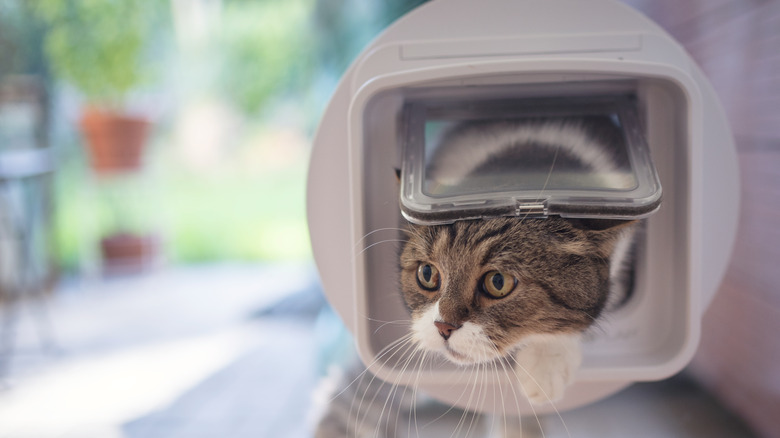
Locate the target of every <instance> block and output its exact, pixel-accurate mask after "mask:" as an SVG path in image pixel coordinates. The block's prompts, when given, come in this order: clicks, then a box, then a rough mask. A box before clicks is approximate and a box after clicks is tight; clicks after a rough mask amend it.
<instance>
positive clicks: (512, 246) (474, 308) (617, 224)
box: [400, 217, 631, 364]
mask: <svg viewBox="0 0 780 438" xmlns="http://www.w3.org/2000/svg"><path fill="white" fill-rule="evenodd" d="M628 224H631V222H625V221H585V220H570V219H563V218H559V217H550V218H546V219H524V220H521V219H518V218H494V219H484V220H473V221H459V222H455V223H453V224H451V225H441V226H417V225H411V226H410V233H409V234H410V236H409V240H408V241H407V243H406V244H405V246H404V247H403V250H402V253H401V257H400V283H401V290H402V294H403V298H404V302H405V303H406V306H407V307H408V309H409V311H410V312H411V315H412V331H413V339H414V340H415V341H416V342H417V343H418V345H419V346H421V347H422V348H423V349H426V350H428V351H436V352H440V353H442V354H443V355H444V356H445V357H447V358H448V359H450V360H451V361H453V362H455V363H458V364H473V363H480V362H486V361H491V360H494V359H496V358H498V357H502V356H505V355H507V354H509V353H511V352H512V351H513V350H514V349H515V348H517V347H518V346H519V345H521V344H522V343H523V342H524V340H528V339H530V338H531V337H539V336H545V335H557V334H570V333H578V332H582V331H583V330H585V329H586V328H588V327H589V326H590V325H591V324H593V322H594V321H595V320H596V319H597V318H598V317H599V315H600V314H601V312H602V310H603V309H604V306H605V304H606V302H607V298H608V294H609V290H610V255H611V253H612V251H613V248H614V246H615V244H616V242H617V240H618V238H619V237H620V235H621V233H622V232H623V231H624V230H625V229H626V228H627V225H628Z"/></svg>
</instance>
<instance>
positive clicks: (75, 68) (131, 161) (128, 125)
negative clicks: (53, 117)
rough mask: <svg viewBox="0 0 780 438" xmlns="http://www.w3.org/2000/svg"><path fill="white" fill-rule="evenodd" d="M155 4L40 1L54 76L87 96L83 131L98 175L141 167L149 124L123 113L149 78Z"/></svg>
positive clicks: (125, 0) (116, 0) (111, 0)
mask: <svg viewBox="0 0 780 438" xmlns="http://www.w3.org/2000/svg"><path fill="white" fill-rule="evenodd" d="M156 3H157V2H150V1H147V2H143V3H139V2H137V1H131V0H89V1H87V0H76V1H69V2H63V1H61V0H38V2H37V9H36V12H37V14H38V15H39V17H40V18H41V19H42V21H43V22H44V23H45V24H46V26H47V28H48V29H47V32H46V36H45V38H44V50H45V53H46V55H47V58H48V61H49V65H50V67H51V70H52V72H53V73H54V75H55V76H57V77H59V78H61V79H63V80H64V81H65V82H67V83H69V84H71V85H73V86H74V87H75V88H76V89H78V90H79V91H80V92H81V93H82V94H83V96H84V98H85V100H86V104H85V106H84V109H83V111H82V116H81V120H80V127H81V130H82V133H83V135H84V139H85V143H86V147H87V152H88V155H89V159H90V164H91V165H92V168H93V169H94V170H95V171H96V172H97V173H101V174H102V173H111V172H122V171H132V170H136V169H138V168H139V167H140V166H141V165H142V162H143V155H144V145H145V143H146V137H147V133H148V130H149V122H148V121H147V120H146V119H145V118H144V117H140V116H137V115H131V114H128V113H127V112H126V111H124V104H125V103H126V102H125V100H126V98H127V95H128V93H129V92H130V91H131V90H133V89H134V88H135V87H137V86H138V85H139V84H141V83H142V82H143V81H144V80H145V79H146V77H145V72H146V71H147V70H145V68H144V63H143V58H142V57H143V55H144V54H145V49H146V42H147V37H148V36H149V35H150V34H151V33H152V32H151V31H152V27H153V18H154V17H155V14H154V12H155V10H156V9H155V7H156V6H157V4H156Z"/></svg>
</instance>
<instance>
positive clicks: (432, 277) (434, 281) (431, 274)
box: [417, 263, 441, 291]
mask: <svg viewBox="0 0 780 438" xmlns="http://www.w3.org/2000/svg"><path fill="white" fill-rule="evenodd" d="M417 283H418V284H419V285H420V287H421V288H423V289H425V290H428V291H435V290H439V285H440V283H441V276H440V275H439V270H438V269H436V267H435V266H433V265H432V264H430V263H420V266H419V267H418V268H417Z"/></svg>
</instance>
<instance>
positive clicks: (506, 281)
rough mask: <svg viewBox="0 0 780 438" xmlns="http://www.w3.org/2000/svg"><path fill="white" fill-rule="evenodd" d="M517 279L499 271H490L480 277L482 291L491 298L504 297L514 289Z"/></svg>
mask: <svg viewBox="0 0 780 438" xmlns="http://www.w3.org/2000/svg"><path fill="white" fill-rule="evenodd" d="M516 285H517V279H516V278H514V277H512V276H508V275H505V274H503V273H502V272H499V271H490V272H488V273H487V274H485V276H484V277H482V284H481V288H482V292H483V293H485V294H486V295H488V296H489V297H491V298H504V297H505V296H507V295H509V293H510V292H512V290H514V288H515V286H516Z"/></svg>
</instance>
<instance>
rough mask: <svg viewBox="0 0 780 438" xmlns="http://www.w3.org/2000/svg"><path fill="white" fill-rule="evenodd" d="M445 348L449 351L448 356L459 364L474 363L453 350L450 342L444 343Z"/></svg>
mask: <svg viewBox="0 0 780 438" xmlns="http://www.w3.org/2000/svg"><path fill="white" fill-rule="evenodd" d="M444 348H445V350H446V351H447V355H448V356H449V357H450V359H451V360H452V361H453V362H455V363H459V364H472V363H474V361H473V360H472V359H471V358H469V357H468V356H466V355H465V354H463V353H458V352H457V351H455V350H453V349H452V347H451V346H450V344H449V343H448V342H445V343H444Z"/></svg>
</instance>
